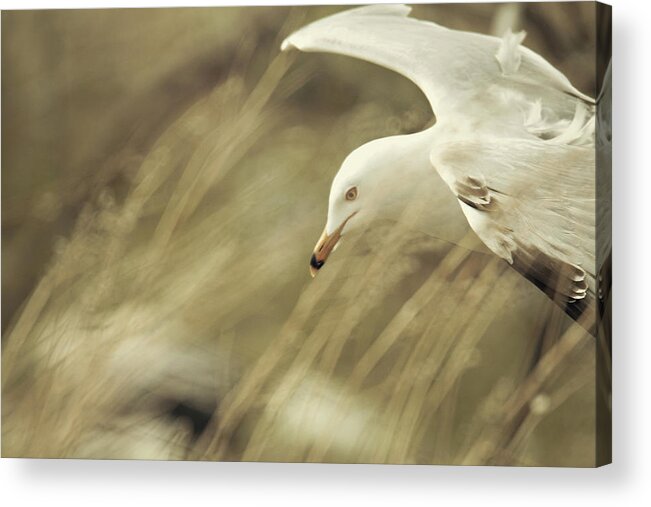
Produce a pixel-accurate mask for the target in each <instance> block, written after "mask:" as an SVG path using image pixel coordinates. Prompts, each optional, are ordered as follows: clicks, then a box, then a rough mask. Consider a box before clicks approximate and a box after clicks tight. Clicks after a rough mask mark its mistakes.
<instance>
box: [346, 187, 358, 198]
mask: <svg viewBox="0 0 651 507" xmlns="http://www.w3.org/2000/svg"><path fill="white" fill-rule="evenodd" d="M355 199H357V187H350V188H349V189H348V190H346V200H347V201H354V200H355Z"/></svg>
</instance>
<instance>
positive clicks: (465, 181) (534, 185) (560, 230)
mask: <svg viewBox="0 0 651 507" xmlns="http://www.w3.org/2000/svg"><path fill="white" fill-rule="evenodd" d="M431 162H432V165H433V166H434V167H435V168H436V169H437V171H438V172H439V174H440V175H441V177H442V178H443V180H444V181H445V182H446V183H447V185H448V186H449V187H450V189H451V190H452V191H453V192H454V194H455V195H456V196H457V198H458V199H459V202H460V205H461V207H462V209H463V211H464V213H465V215H466V218H467V219H468V223H469V224H470V226H471V227H472V228H473V230H474V231H475V232H476V233H477V235H478V236H479V237H480V239H481V240H482V241H483V242H484V243H485V244H486V246H488V247H489V248H490V249H491V250H492V251H493V252H494V253H496V254H497V255H499V256H500V257H502V258H503V259H505V260H507V261H508V262H509V263H510V264H512V265H513V267H514V268H516V269H517V270H518V271H520V272H521V273H522V274H523V275H525V276H526V277H527V278H529V279H530V280H531V281H533V282H534V283H535V284H536V285H538V286H539V287H540V288H541V289H543V290H544V291H545V292H547V293H548V295H550V297H551V298H552V299H554V300H555V301H556V302H558V303H559V304H560V305H561V306H564V307H565V306H567V305H575V304H578V306H580V307H581V309H582V310H581V311H583V310H584V309H585V308H587V307H588V306H590V305H591V304H592V302H593V300H594V291H595V177H594V168H595V152H594V148H592V147H589V146H572V145H562V144H554V143H544V142H541V141H531V140H513V139H511V140H502V139H492V140H483V141H460V142H448V143H443V144H441V145H437V146H436V147H435V148H434V150H433V151H432V154H431ZM566 309H568V313H576V310H577V307H573V308H571V309H569V307H568V308H566Z"/></svg>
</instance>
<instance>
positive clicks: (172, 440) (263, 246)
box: [2, 3, 595, 466]
mask: <svg viewBox="0 0 651 507" xmlns="http://www.w3.org/2000/svg"><path fill="white" fill-rule="evenodd" d="M339 9H341V8H339V7H295V8H286V7H270V8H260V7H256V8H197V9H133V10H86V11H30V12H28V11H15V12H3V14H2V106H3V108H2V329H3V337H2V345H3V363H2V366H3V373H2V374H3V376H2V389H3V406H2V409H3V410H2V412H3V413H2V423H3V424H2V437H3V438H2V454H3V456H39V457H86V458H142V459H145V458H150V459H225V460H242V459H244V460H278V461H305V460H307V461H337V462H392V463H452V464H462V463H466V464H514V465H548V466H551V465H558V466H592V465H593V464H594V462H595V392H594V390H595V386H594V368H595V366H594V362H595V361H594V355H595V354H594V343H593V341H592V339H591V338H590V337H589V336H588V335H587V334H586V333H584V332H583V331H582V329H581V328H580V327H579V326H577V325H575V324H573V323H572V322H571V321H570V320H569V319H568V318H567V317H566V316H565V315H564V314H563V313H562V312H561V311H560V310H558V309H557V308H556V307H555V306H554V305H553V304H552V303H551V302H549V301H548V300H547V299H546V298H545V296H544V295H543V294H542V293H540V292H539V291H538V290H537V289H536V288H535V287H533V286H532V285H531V284H529V283H528V282H527V281H525V280H524V279H522V278H521V277H520V276H519V275H517V273H515V272H514V271H513V270H511V269H510V268H509V267H508V265H506V264H505V263H503V262H502V261H499V260H498V259H496V258H495V257H494V256H491V255H484V254H480V253H476V252H469V251H467V250H465V249H464V248H460V247H457V246H454V245H451V244H449V243H447V242H444V241H442V240H440V239H437V238H433V237H431V236H428V235H426V234H424V233H422V232H420V228H419V227H405V226H403V225H397V224H395V223H388V222H379V223H377V224H376V226H375V227H374V228H373V229H371V230H370V231H368V232H367V233H366V234H363V235H361V236H360V237H357V238H350V240H349V241H346V242H345V243H344V244H342V246H341V248H340V249H339V250H338V251H337V252H336V254H334V255H333V256H332V257H331V260H330V261H329V263H328V266H327V267H326V268H324V269H323V270H322V272H321V273H320V274H319V276H318V277H317V278H316V279H315V280H314V281H312V280H311V279H310V278H309V275H308V273H307V262H308V259H309V255H310V253H311V249H312V246H313V245H314V242H315V241H316V239H317V237H318V235H319V233H320V231H321V229H322V227H323V224H324V222H325V214H326V203H327V195H328V190H329V186H330V182H331V180H332V177H333V176H334V174H335V173H336V171H337V170H338V168H339V165H340V163H341V161H342V160H343V158H344V157H345V156H346V155H347V154H348V153H349V152H350V151H352V150H353V149H354V148H356V147H357V146H359V145H361V144H363V143H364V142H366V141H368V140H371V139H374V138H377V137H380V136H385V135H391V134H396V133H406V132H412V131H416V130H418V129H421V128H423V127H424V126H425V125H426V124H427V122H429V121H431V113H430V111H429V109H428V105H427V103H426V101H425V99H424V97H423V96H422V94H421V93H420V92H419V91H418V89H416V87H415V86H414V85H412V84H411V83H410V82H408V81H407V80H406V79H404V78H402V77H400V76H398V75H395V74H393V73H391V72H390V71H387V70H384V69H381V68H378V67H376V66H373V65H371V64H367V63H364V62H359V61H355V60H352V59H348V58H345V57H340V56H332V55H317V54H310V55H304V54H292V53H290V54H279V49H278V48H279V45H280V42H281V41H282V39H283V38H284V37H285V36H286V35H288V34H289V33H290V32H291V31H292V30H294V29H296V28H299V27H300V26H302V25H303V24H304V23H306V22H309V21H311V20H314V19H318V18H320V17H323V16H325V15H328V14H330V13H332V12H335V11H336V10H339ZM412 16H414V17H417V18H423V19H431V20H433V21H436V22H438V23H440V24H442V25H444V26H447V27H450V28H457V29H463V30H472V31H478V32H482V33H492V34H496V35H501V34H502V33H503V32H504V31H505V29H506V28H507V27H512V28H513V29H514V30H515V29H524V30H526V31H527V38H526V40H525V44H526V45H527V46H528V47H530V48H532V49H534V50H535V51H537V52H539V53H540V54H542V55H543V56H544V57H545V58H547V59H548V60H549V61H550V62H551V63H552V64H554V65H555V66H557V67H558V68H559V69H560V70H561V71H563V72H564V73H565V74H566V75H567V76H568V77H569V79H570V80H571V81H572V83H573V84H574V85H575V86H576V87H577V88H578V89H580V90H581V91H583V92H585V93H587V94H589V95H592V96H594V95H595V92H594V90H595V78H594V75H595V68H594V67H595V63H594V60H595V57H594V52H595V11H594V4H592V3H568V4H536V3H533V4H524V3H523V4H483V5H482V4H465V5H464V4H459V5H432V6H428V5H418V6H415V8H414V11H413V13H412ZM417 212H418V213H419V214H428V215H432V216H433V217H434V219H435V217H436V203H431V206H430V207H429V208H428V209H427V210H417ZM471 236H472V235H471ZM346 239H347V240H348V238H346ZM380 246H381V247H382V248H379V247H380ZM380 251H381V252H382V253H381V254H380V253H378V252H380ZM559 344H560V345H561V346H560V347H559Z"/></svg>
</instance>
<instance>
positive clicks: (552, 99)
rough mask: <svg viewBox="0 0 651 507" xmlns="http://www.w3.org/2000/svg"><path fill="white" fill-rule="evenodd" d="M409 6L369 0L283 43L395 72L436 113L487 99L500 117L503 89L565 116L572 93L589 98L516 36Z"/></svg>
mask: <svg viewBox="0 0 651 507" xmlns="http://www.w3.org/2000/svg"><path fill="white" fill-rule="evenodd" d="M410 11H411V8H410V7H407V6H405V5H372V6H367V7H360V8H357V9H350V10H346V11H343V12H339V13H337V14H334V15H332V16H328V17H326V18H323V19H320V20H318V21H315V22H314V23H311V24H309V25H307V26H305V27H304V28H302V29H300V30H298V31H296V32H294V33H293V34H292V35H290V36H289V37H287V39H285V41H283V43H282V46H281V48H282V49H283V50H287V49H289V48H292V47H294V48H297V49H299V50H301V51H320V52H328V53H337V54H342V55H347V56H351V57H354V58H359V59H361V60H366V61H369V62H372V63H375V64H377V65H381V66H383V67H386V68H388V69H391V70H393V71H395V72H398V73H400V74H402V75H404V76H405V77H407V78H409V79H410V80H412V81H413V82H414V83H415V84H416V85H417V86H418V87H419V88H420V89H421V90H422V91H423V93H425V95H426V97H427V99H428V100H429V102H430V104H431V106H432V109H433V110H434V112H435V114H436V115H437V117H439V116H441V115H446V114H448V113H450V114H453V113H454V114H457V115H458V114H468V113H469V112H470V113H471V114H477V111H481V110H482V108H485V106H486V105H487V104H490V106H491V107H490V110H491V113H492V114H491V115H490V116H489V117H487V118H498V119H501V120H503V119H504V118H505V117H508V116H509V114H506V113H510V111H509V110H510V109H512V108H513V106H512V104H509V103H505V104H504V111H503V112H504V113H505V115H502V117H501V118H500V115H499V114H497V115H496V114H495V113H496V112H499V111H496V107H498V106H499V103H496V101H495V98H496V97H497V96H500V95H503V92H504V91H506V92H507V93H509V94H512V93H513V92H516V93H517V94H519V95H521V96H523V97H524V98H526V99H527V100H529V99H532V98H535V100H541V101H542V102H543V105H544V106H545V107H546V108H551V109H553V110H554V111H555V112H556V114H557V115H559V116H560V117H569V118H570V119H571V118H572V117H573V115H574V112H575V108H576V101H577V100H581V101H584V102H587V103H590V104H593V103H594V100H593V99H591V98H590V97H588V96H587V95H585V94H583V93H581V92H579V91H578V90H577V89H576V88H574V87H573V86H572V84H571V83H570V81H569V80H568V79H567V78H566V77H565V76H564V75H563V74H562V73H561V72H559V71H558V70H557V69H555V68H554V67H553V66H552V65H551V64H550V63H549V62H547V61H546V60H545V59H544V58H542V57H541V56H540V55H538V54H537V53H535V52H533V51H531V50H529V49H527V48H526V47H524V46H522V45H520V42H521V36H518V35H510V36H509V34H506V36H505V37H506V39H505V40H502V39H499V38H497V37H493V36H489V35H483V34H478V33H471V32H463V31H459V30H451V29H448V28H445V27H443V26H440V25H438V24H436V23H433V22H429V21H422V20H418V19H414V18H410V17H408V15H409V13H410ZM515 63H517V65H515ZM503 65H506V66H507V67H506V69H507V71H508V72H506V73H505V72H503V70H504V68H503Z"/></svg>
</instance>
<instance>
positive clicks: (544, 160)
mask: <svg viewBox="0 0 651 507" xmlns="http://www.w3.org/2000/svg"><path fill="white" fill-rule="evenodd" d="M409 12H410V8H409V7H407V6H404V5H377V6H369V7H362V8H357V9H352V10H349V11H345V12H342V13H338V14H335V15H333V16H330V17H327V18H324V19H322V20H319V21H316V22H315V23H312V24H310V25H308V26H306V27H304V28H302V29H301V30H299V31H297V32H295V33H294V34H292V35H291V36H290V37H288V38H287V39H286V40H285V41H284V42H283V44H282V48H283V49H288V48H291V47H294V48H297V49H299V50H302V51H323V52H330V53H339V54H343V55H348V56H352V57H355V58H360V59H363V60H367V61H369V62H373V63H375V64H378V65H381V66H384V67H386V68H389V69H392V70H394V71H396V72H398V73H400V74H402V75H404V76H406V77H407V78H409V79H410V80H412V81H413V82H414V83H415V84H416V85H418V86H419V87H420V89H421V90H422V91H423V92H424V93H425V95H426V97H427V99H428V101H429V103H430V104H431V107H432V109H433V111H434V113H435V115H436V120H437V121H436V124H435V125H434V126H433V127H431V128H430V129H428V130H426V131H424V132H420V133H417V134H413V135H410V136H395V137H391V138H386V139H383V140H377V141H373V142H371V143H369V144H367V145H364V146H362V147H360V148H359V149H358V150H356V151H355V152H353V153H352V154H351V155H350V156H349V157H348V158H347V159H346V161H345V162H344V164H343V165H342V167H341V169H340V171H339V174H337V176H336V178H335V181H334V183H333V187H332V190H331V195H330V202H329V212H328V224H327V226H326V230H325V231H324V236H323V237H322V239H321V240H320V242H319V243H318V244H317V248H316V249H315V252H314V256H313V258H312V262H311V265H312V267H313V272H314V273H315V272H316V271H315V270H316V269H319V268H320V267H321V266H322V265H323V263H324V262H325V259H326V258H327V255H328V254H329V253H330V251H331V250H332V249H333V248H334V246H335V245H336V242H337V240H338V239H339V237H340V236H341V235H342V234H343V231H344V229H345V230H346V231H350V230H352V229H353V228H355V227H358V226H359V225H360V224H362V223H364V222H365V221H366V220H368V216H369V213H367V211H370V210H377V209H379V208H382V209H383V211H385V212H386V211H387V209H391V208H392V207H393V206H394V205H396V201H398V200H400V199H404V198H405V194H406V193H408V191H409V188H411V187H410V185H411V186H413V185H414V183H413V181H411V182H410V180H416V181H418V180H419V179H421V180H423V179H425V178H428V177H429V175H430V174H433V173H434V172H435V171H436V172H438V175H440V177H441V178H442V179H443V181H444V182H445V183H446V184H447V186H448V187H449V189H450V190H451V191H452V192H453V194H454V195H455V196H456V197H457V200H458V203H459V205H460V206H461V208H462V210H463V212H464V214H465V216H466V218H467V220H468V223H469V224H470V226H471V227H472V229H473V230H474V231H475V232H476V233H477V235H478V236H479V237H480V238H481V240H482V241H483V242H484V243H485V244H486V246H488V248H490V250H492V251H493V252H494V253H495V254H497V255H498V256H500V257H502V258H503V259H505V260H506V261H507V262H509V263H510V264H511V265H513V267H514V268H515V269H517V270H518V271H520V272H521V273H522V274H523V275H525V276H526V277H527V278H529V279H530V280H531V281H533V282H534V283H535V284H536V285H538V286H539V287H540V288H541V289H542V290H543V291H545V293H547V294H548V295H549V296H550V297H551V298H552V299H554V300H555V301H556V302H557V303H558V304H559V305H561V306H562V307H564V308H565V309H566V311H567V312H568V313H569V314H570V315H572V316H573V317H574V318H577V317H578V316H579V315H580V314H581V313H583V311H585V309H586V308H587V307H589V306H591V304H592V303H593V301H594V292H595V142H594V131H595V101H594V100H593V99H592V98H590V97H588V96H587V95H585V94H583V93H581V92H580V91H578V90H577V89H576V88H574V86H572V84H571V83H570V81H569V80H568V79H567V78H566V77H565V76H564V75H563V74H562V73H561V72H559V71H558V70H557V69H555V68H554V67H553V66H552V65H551V64H549V63H548V62H547V61H546V60H545V59H544V58H542V57H541V56H540V55H538V54H536V53H534V52H533V51H531V50H529V49H527V48H526V47H524V46H522V45H521V43H522V41H523V39H524V35H525V34H524V33H523V32H521V33H517V34H513V33H512V32H511V31H508V32H507V33H506V34H505V36H504V38H502V39H499V38H496V37H492V36H488V35H481V34H476V33H470V32H462V31H456V30H450V29H447V28H444V27H442V26H440V25H437V24H435V23H431V22H425V21H421V20H417V19H413V18H410V17H408V14H409ZM382 188H384V189H385V190H386V189H389V188H390V189H392V190H391V192H387V191H384V192H382V191H381V189H382ZM352 189H354V190H355V192H354V195H355V198H354V199H349V197H351V196H352V195H353V194H352V193H350V192H349V191H351V190H352ZM394 189H397V190H394ZM347 192H348V193H347ZM387 195H389V197H387ZM346 196H347V197H346Z"/></svg>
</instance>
